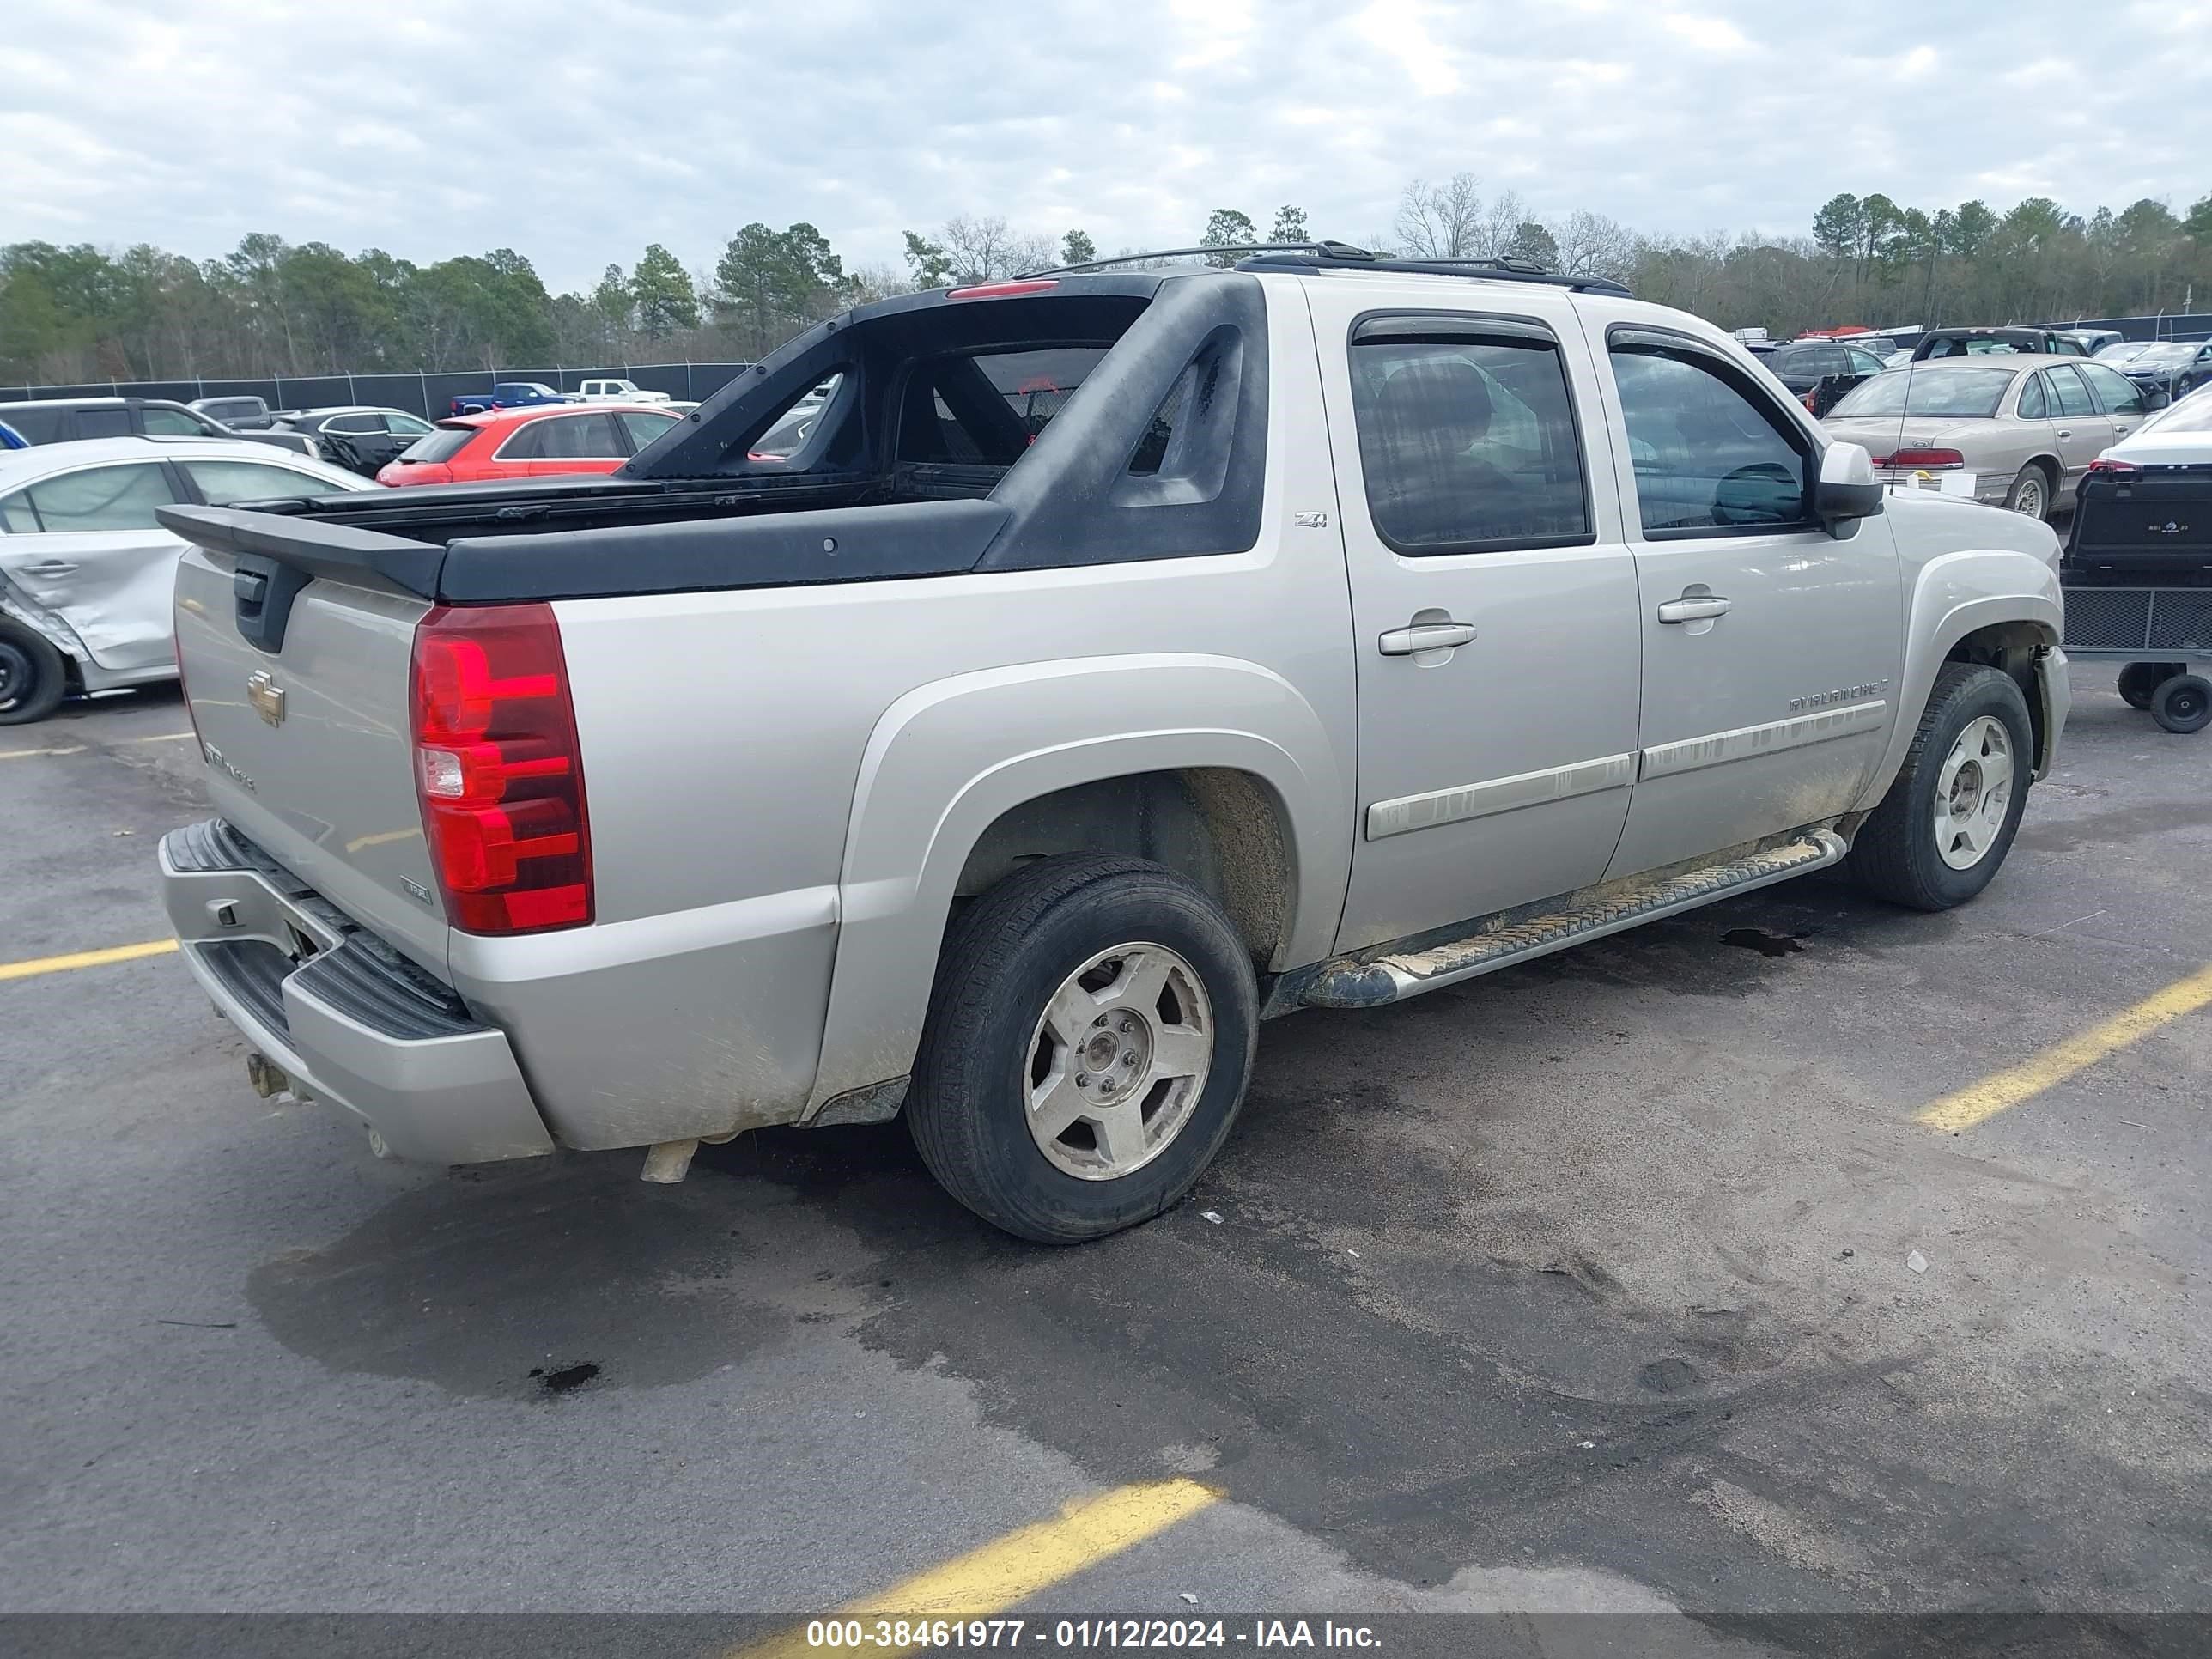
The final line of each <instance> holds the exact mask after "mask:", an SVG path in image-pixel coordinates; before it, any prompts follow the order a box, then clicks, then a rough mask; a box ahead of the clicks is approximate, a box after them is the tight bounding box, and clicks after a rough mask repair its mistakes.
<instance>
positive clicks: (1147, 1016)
mask: <svg viewBox="0 0 2212 1659" xmlns="http://www.w3.org/2000/svg"><path fill="white" fill-rule="evenodd" d="M1213 1038H1214V1024H1213V1007H1212V1003H1211V1001H1210V1000H1208V999H1207V997H1206V987H1205V985H1204V983H1203V982H1202V981H1200V978H1199V976H1198V971H1197V969H1194V968H1193V967H1192V966H1191V965H1190V963H1188V961H1186V960H1185V959H1184V958H1183V957H1182V956H1180V955H1178V954H1177V953H1176V951H1170V949H1168V947H1167V946H1165V945H1157V944H1153V943H1151V942H1149V941H1144V940H1133V941H1131V942H1130V943H1128V944H1126V945H1115V946H1114V947H1112V948H1111V949H1110V950H1105V951H1099V952H1098V953H1097V955H1096V956H1094V957H1091V959H1090V960H1089V961H1088V962H1085V963H1084V964H1083V965H1082V966H1081V967H1079V968H1078V969H1076V970H1075V971H1074V972H1073V973H1072V974H1070V975H1068V976H1067V977H1066V979H1064V980H1062V981H1060V987H1059V989H1057V990H1055V991H1054V993H1053V994H1052V997H1051V999H1050V1000H1048V1001H1047V1002H1046V1004H1045V1006H1044V1011H1043V1012H1042V1013H1041V1014H1039V1015H1038V1016H1037V1022H1036V1027H1035V1028H1034V1030H1032V1032H1031V1034H1030V1046H1029V1050H1028V1054H1027V1055H1026V1057H1025V1063H1024V1070H1023V1073H1022V1082H1023V1086H1024V1118H1025V1120H1026V1121H1027V1122H1028V1124H1029V1130H1030V1138H1031V1139H1033V1140H1035V1141H1036V1146H1037V1150H1038V1151H1039V1152H1042V1153H1043V1154H1044V1155H1045V1158H1046V1160H1047V1161H1048V1162H1049V1163H1050V1164H1052V1166H1053V1167H1054V1169H1056V1170H1060V1172H1061V1173H1063V1174H1065V1175H1071V1176H1075V1177H1076V1178H1077V1179H1078V1180H1080V1181H1115V1180H1119V1179H1120V1178H1121V1176H1126V1175H1129V1174H1131V1173H1133V1172H1134V1171H1135V1170H1140V1169H1142V1168H1144V1166H1145V1165H1146V1164H1149V1163H1151V1162H1152V1160H1153V1159H1154V1158H1158V1156H1159V1155H1160V1154H1161V1153H1163V1152H1165V1151H1167V1149H1168V1148H1169V1147H1170V1146H1172V1145H1174V1143H1175V1140H1176V1137H1177V1136H1178V1135H1180V1134H1181V1133H1182V1131H1183V1129H1184V1127H1186V1126H1187V1125H1188V1123H1189V1121H1190V1119H1191V1116H1192V1114H1193V1113H1194V1111H1195V1110H1196V1109H1197V1106H1198V1102H1199V1098H1200V1096H1201V1095H1203V1094H1204V1093H1205V1091H1206V1076H1207V1074H1208V1073H1210V1072H1211V1071H1212V1066H1213Z"/></svg>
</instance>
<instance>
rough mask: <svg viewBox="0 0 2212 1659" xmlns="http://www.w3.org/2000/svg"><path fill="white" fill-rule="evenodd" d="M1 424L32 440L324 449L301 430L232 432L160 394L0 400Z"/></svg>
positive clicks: (317, 452)
mask: <svg viewBox="0 0 2212 1659" xmlns="http://www.w3.org/2000/svg"><path fill="white" fill-rule="evenodd" d="M0 422H6V423H7V424H8V425H9V426H11V427H13V428H15V430H16V431H18V432H20V433H21V434H22V435H23V436H24V437H26V438H27V439H28V440H30V441H31V442H32V443H33V444H66V443H77V442H81V441H84V440H86V439H88V438H237V439H240V440H243V441H245V442H246V443H250V444H270V445H273V446H275V447H276V448H278V449H289V450H290V451H291V452H292V453H294V454H295V455H312V456H319V455H320V454H321V453H322V452H321V451H320V450H319V448H317V447H316V446H315V442H314V441H313V439H312V438H309V437H307V435H305V434H303V433H298V432H234V431H233V430H232V429H231V428H228V427H227V426H225V425H224V424H223V423H222V422H221V421H218V420H216V419H215V418H214V417H213V416H210V415H205V414H203V413H202V412H201V411H200V410H197V409H193V408H191V407H190V406H189V405H187V404H177V403H171V402H169V401H167V399H166V398H35V399H33V400H32V401H31V402H28V403H19V404H0Z"/></svg>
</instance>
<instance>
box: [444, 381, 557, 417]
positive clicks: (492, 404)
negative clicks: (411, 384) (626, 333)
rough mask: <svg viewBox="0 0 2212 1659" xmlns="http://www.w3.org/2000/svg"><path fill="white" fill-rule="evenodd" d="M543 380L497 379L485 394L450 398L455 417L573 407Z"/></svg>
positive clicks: (468, 393)
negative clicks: (543, 406) (549, 406)
mask: <svg viewBox="0 0 2212 1659" xmlns="http://www.w3.org/2000/svg"><path fill="white" fill-rule="evenodd" d="M575 401H576V399H575V398H573V397H571V396H569V395H568V393H567V392H556V391H555V390H554V389H553V388H552V387H551V386H547V385H546V384H545V383H544V381H543V380H501V382H500V383H499V384H498V385H496V386H493V387H492V389H491V390H490V391H489V392H462V393H461V394H460V396H459V397H458V398H454V399H453V410H452V411H451V412H452V413H453V414H455V415H488V414H489V413H490V412H491V411H492V410H495V409H527V408H529V407H530V406H531V405H532V404H573V403H574V402H575Z"/></svg>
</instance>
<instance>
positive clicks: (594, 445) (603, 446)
mask: <svg viewBox="0 0 2212 1659" xmlns="http://www.w3.org/2000/svg"><path fill="white" fill-rule="evenodd" d="M628 454H629V447H627V446H626V445H625V444H624V443H623V441H622V439H621V438H620V437H619V436H617V434H616V432H615V419H614V416H611V415H562V416H556V417H554V418H553V419H551V420H547V421H532V422H531V423H530V424H529V425H527V426H526V427H524V428H522V429H521V430H520V432H518V433H516V434H515V435H513V437H512V438H509V439H508V440H507V442H506V443H505V444H503V445H501V447H500V452H499V459H501V460H503V461H532V460H544V461H618V460H621V459H623V457H624V456H626V455H628Z"/></svg>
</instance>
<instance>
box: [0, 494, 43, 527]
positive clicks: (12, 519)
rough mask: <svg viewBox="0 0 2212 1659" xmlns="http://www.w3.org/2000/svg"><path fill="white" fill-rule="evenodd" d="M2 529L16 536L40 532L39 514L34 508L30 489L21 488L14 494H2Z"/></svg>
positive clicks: (0, 513) (0, 519)
mask: <svg viewBox="0 0 2212 1659" xmlns="http://www.w3.org/2000/svg"><path fill="white" fill-rule="evenodd" d="M0 530H4V531H6V532H9V534H10V535H14V536H34V535H36V534H37V533H38V530H39V515H38V513H36V512H34V511H33V509H32V507H31V495H30V492H29V491H28V490H27V489H19V490H17V491H16V492H15V494H14V495H8V496H0Z"/></svg>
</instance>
